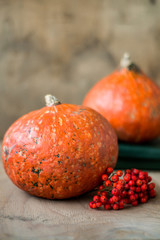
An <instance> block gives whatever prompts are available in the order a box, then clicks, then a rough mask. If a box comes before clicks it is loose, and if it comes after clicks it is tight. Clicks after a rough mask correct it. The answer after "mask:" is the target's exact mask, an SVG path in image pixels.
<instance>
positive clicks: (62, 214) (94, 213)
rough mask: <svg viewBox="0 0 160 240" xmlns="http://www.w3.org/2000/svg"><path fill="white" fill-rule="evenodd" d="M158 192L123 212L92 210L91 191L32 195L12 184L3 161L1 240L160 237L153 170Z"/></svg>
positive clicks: (159, 204) (157, 177) (159, 178)
mask: <svg viewBox="0 0 160 240" xmlns="http://www.w3.org/2000/svg"><path fill="white" fill-rule="evenodd" d="M150 175H151V176H152V178H153V180H154V182H155V183H156V190H157V192H158V195H157V197H156V198H155V199H152V200H150V201H149V202H148V203H147V204H141V205H139V206H137V207H128V208H126V209H123V210H121V211H104V210H93V209H90V208H89V207H88V202H89V201H90V199H91V196H90V194H86V195H84V196H81V197H79V198H75V199H70V200H45V199H40V198H36V197H33V196H31V195H29V194H27V193H25V192H23V191H21V190H20V189H18V188H17V187H16V186H14V185H13V183H12V182H11V181H10V180H9V178H8V177H7V175H6V174H5V172H4V170H3V165H2V161H0V239H1V240H8V239H11V240H28V239H32V240H37V239H38V240H43V239H44V240H61V239H65V240H73V239H75V240H83V239H84V240H103V239H105V240H108V239H114V240H115V239H118V240H119V239H123V240H126V239H150V240H151V239H160V195H159V192H160V172H150Z"/></svg>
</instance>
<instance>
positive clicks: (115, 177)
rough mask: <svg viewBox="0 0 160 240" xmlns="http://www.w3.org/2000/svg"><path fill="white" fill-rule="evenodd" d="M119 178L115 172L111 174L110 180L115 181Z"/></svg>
mask: <svg viewBox="0 0 160 240" xmlns="http://www.w3.org/2000/svg"><path fill="white" fill-rule="evenodd" d="M118 180H119V177H118V176H117V175H116V174H115V175H113V176H112V181H113V182H117V181H118Z"/></svg>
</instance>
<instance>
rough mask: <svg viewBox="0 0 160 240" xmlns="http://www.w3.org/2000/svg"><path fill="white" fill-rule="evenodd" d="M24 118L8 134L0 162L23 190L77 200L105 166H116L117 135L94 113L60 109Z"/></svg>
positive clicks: (51, 101)
mask: <svg viewBox="0 0 160 240" xmlns="http://www.w3.org/2000/svg"><path fill="white" fill-rule="evenodd" d="M46 102H47V106H46V107H44V108H42V109H40V110H36V111H34V112H31V113H28V114H26V115H24V116H23V117H21V118H20V119H18V120H17V121H16V122H15V123H13V125H12V126H11V127H10V128H9V129H8V131H7V132H6V134H5V136H4V140H3V147H2V148H3V150H2V151H3V152H2V158H3V162H4V168H5V170H6V173H7V174H8V176H9V177H10V179H11V180H12V181H13V183H14V184H16V185H17V186H18V187H19V188H21V189H22V190H24V191H26V192H28V193H30V194H33V195H36V196H39V197H44V198H49V199H55V198H56V199H63V198H69V197H73V196H78V195H80V194H83V193H85V192H87V191H90V190H91V189H93V188H94V187H95V186H97V185H98V184H99V182H100V180H101V175H102V174H103V173H104V171H105V170H106V168H107V167H108V166H111V167H115V165H116V162H117V155H118V144H117V136H116V133H115V131H114V130H113V129H112V127H111V125H110V124H109V123H108V121H107V120H106V119H105V118H104V117H103V116H101V115H100V114H99V113H97V112H96V111H94V110H92V109H90V108H88V107H84V106H77V105H71V104H61V103H60V102H59V101H58V100H57V99H56V98H55V97H53V96H51V95H47V96H46Z"/></svg>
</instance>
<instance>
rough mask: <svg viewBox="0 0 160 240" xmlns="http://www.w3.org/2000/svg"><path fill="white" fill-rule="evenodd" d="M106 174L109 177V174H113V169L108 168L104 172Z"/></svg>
mask: <svg viewBox="0 0 160 240" xmlns="http://www.w3.org/2000/svg"><path fill="white" fill-rule="evenodd" d="M106 172H107V173H108V174H109V175H110V174H111V173H112V172H113V168H111V167H108V168H107V170H106Z"/></svg>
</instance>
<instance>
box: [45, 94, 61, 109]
mask: <svg viewBox="0 0 160 240" xmlns="http://www.w3.org/2000/svg"><path fill="white" fill-rule="evenodd" d="M45 102H46V106H47V107H52V106H55V105H58V104H61V102H60V101H59V100H58V99H57V98H56V97H55V96H52V95H50V94H47V95H46V96H45Z"/></svg>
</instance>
